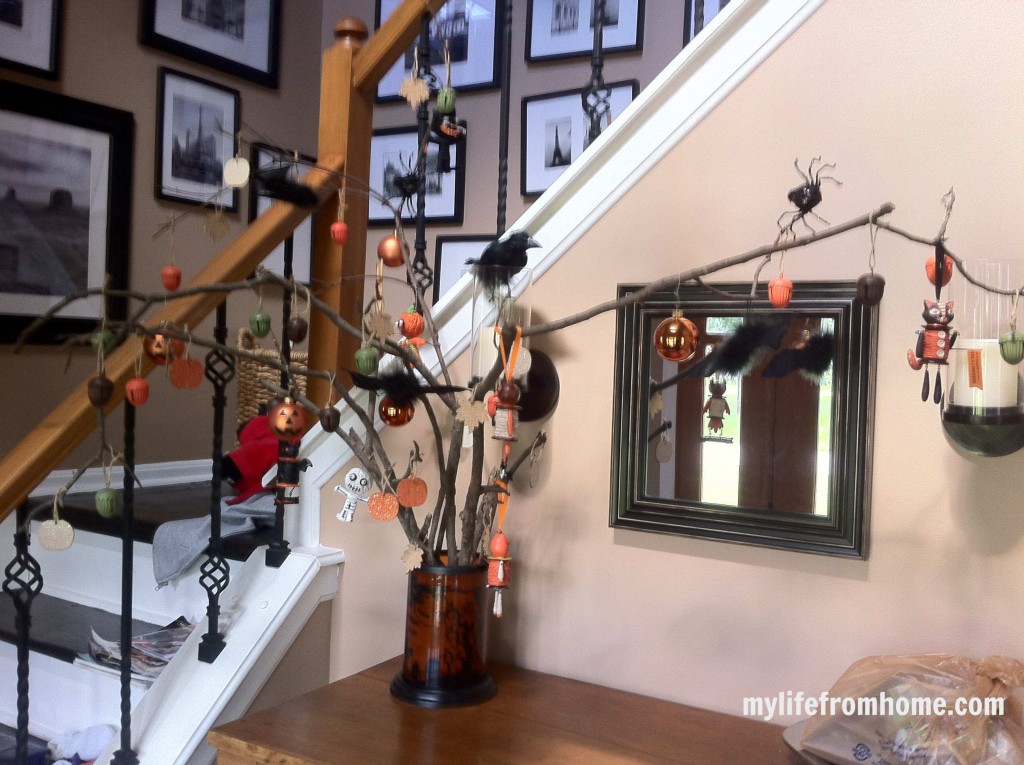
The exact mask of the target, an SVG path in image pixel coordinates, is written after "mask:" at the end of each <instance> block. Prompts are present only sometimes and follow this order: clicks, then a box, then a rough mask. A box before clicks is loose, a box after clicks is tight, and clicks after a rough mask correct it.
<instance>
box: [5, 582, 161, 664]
mask: <svg viewBox="0 0 1024 765" xmlns="http://www.w3.org/2000/svg"><path fill="white" fill-rule="evenodd" d="M14 616H15V612H14V602H13V601H12V600H11V598H9V597H8V596H7V595H3V596H2V597H0V640H4V641H6V642H8V643H14V642H15V625H14ZM30 618H31V620H32V623H31V626H30V628H29V641H30V647H31V649H32V650H33V651H38V652H39V653H43V654H46V655H47V656H52V657H53V658H55V659H60V660H61V661H74V659H75V657H76V656H77V655H78V654H80V653H88V652H89V636H90V630H96V634H98V635H99V636H100V637H102V638H104V639H106V640H114V641H116V640H118V639H119V637H120V634H121V617H120V616H119V615H118V614H112V613H110V612H109V611H104V610H103V609H100V608H93V607H92V606H85V605H82V604H81V603H73V602H72V601H70V600H62V599H61V598H55V597H53V596H52V595H46V594H44V593H40V594H39V595H37V596H36V597H35V599H34V600H33V601H32V608H31V611H30ZM162 626H163V625H159V624H150V623H149V622H144V621H141V620H139V619H133V620H132V635H133V636H134V635H144V634H145V633H147V632H153V631H154V630H158V629H160V628H161V627H162Z"/></svg>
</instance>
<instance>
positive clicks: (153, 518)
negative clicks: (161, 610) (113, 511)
mask: <svg viewBox="0 0 1024 765" xmlns="http://www.w3.org/2000/svg"><path fill="white" fill-rule="evenodd" d="M222 496H224V497H229V496H231V488H230V487H228V486H227V485H225V486H224V491H223V494H222ZM134 510H135V533H134V535H133V536H134V539H135V541H136V542H144V543H146V544H152V543H153V534H154V532H155V531H156V527H157V526H159V525H160V524H161V523H166V522H167V521H179V520H182V519H184V518H202V517H203V516H205V515H209V513H210V482H209V481H197V482H194V483H183V484H172V485H168V486H143V487H141V488H140V487H138V486H136V487H135V493H134ZM62 514H63V517H64V519H65V520H67V522H68V523H70V524H71V525H72V526H74V527H75V528H76V529H80V530H82V531H92V532H94V533H97V534H106V535H107V536H113V537H120V536H121V518H120V516H118V517H115V518H104V517H103V516H101V515H100V514H99V513H97V512H96V507H95V505H94V504H93V494H92V493H91V492H84V493H81V494H68V495H67V497H66V498H65V500H64V510H63V513H62ZM272 538H273V530H272V529H270V528H257V529H256V530H255V531H252V532H249V533H246V534H237V535H235V536H231V537H226V538H225V539H224V556H225V557H226V558H229V559H230V560H243V561H244V560H247V559H248V558H249V556H250V555H251V554H252V552H253V550H255V549H256V548H257V547H259V546H260V545H265V544H269V543H270V541H271V539H272Z"/></svg>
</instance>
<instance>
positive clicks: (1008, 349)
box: [999, 291, 1024, 365]
mask: <svg viewBox="0 0 1024 765" xmlns="http://www.w3.org/2000/svg"><path fill="white" fill-rule="evenodd" d="M1019 299H1020V292H1019V291H1018V292H1014V293H1013V307H1012V308H1011V309H1010V330H1009V331H1008V332H1004V333H1003V334H1001V335H1000V336H999V355H1000V356H1002V357H1003V361H1005V362H1006V363H1007V364H1012V365H1017V364H1019V363H1020V362H1021V361H1022V360H1024V332H1018V331H1017V301H1018V300H1019Z"/></svg>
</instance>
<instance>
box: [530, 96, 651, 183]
mask: <svg viewBox="0 0 1024 765" xmlns="http://www.w3.org/2000/svg"><path fill="white" fill-rule="evenodd" d="M608 88H609V89H610V96H609V103H610V105H611V109H610V111H609V112H608V115H609V118H610V119H614V118H615V117H617V116H618V115H619V114H621V113H622V111H623V110H624V109H625V108H626V107H627V106H629V104H630V103H631V102H632V101H633V99H634V98H636V96H637V93H639V92H640V83H639V82H638V81H637V80H624V81H622V82H612V83H608ZM582 95H583V88H576V89H573V90H563V91H559V92H557V93H543V94H540V95H535V96H526V97H524V98H523V109H522V120H523V121H522V129H521V130H520V140H521V147H520V152H519V158H520V173H519V184H520V192H521V193H522V195H523V196H524V197H532V196H537V195H539V194H543V193H544V192H545V191H546V190H547V188H548V187H549V186H550V185H551V184H552V183H554V181H555V180H556V179H557V178H558V176H560V175H561V174H562V173H563V172H565V169H566V168H567V167H568V166H569V165H570V164H572V162H573V161H575V159H576V158H577V157H578V156H579V155H580V153H582V151H583V149H584V143H585V140H586V134H587V128H588V125H587V118H586V114H585V113H584V111H583V101H582ZM566 132H568V140H566Z"/></svg>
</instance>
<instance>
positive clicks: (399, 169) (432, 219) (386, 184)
mask: <svg viewBox="0 0 1024 765" xmlns="http://www.w3.org/2000/svg"><path fill="white" fill-rule="evenodd" d="M459 124H460V125H461V126H462V127H463V128H465V126H466V123H465V122H460V123H459ZM426 149H427V194H426V220H427V222H428V223H451V224H456V225H461V223H462V218H463V212H464V205H465V190H466V141H465V140H461V141H459V142H458V143H456V144H455V145H453V146H452V147H451V148H450V153H451V171H450V172H447V173H439V172H437V170H436V167H437V156H438V146H437V144H434V143H430V142H429V141H428V142H427V147H426ZM419 155H420V146H419V132H418V130H417V128H416V127H415V126H413V127H396V128H380V129H378V130H374V131H373V137H372V138H371V139H370V176H369V180H370V188H371V189H373V190H374V192H376V193H378V194H382V195H383V196H385V197H386V198H388V199H389V200H390V202H391V204H393V205H396V206H397V205H398V204H400V203H401V197H400V196H399V195H398V194H397V193H396V191H395V189H394V181H393V178H394V177H395V176H396V175H402V174H405V173H406V172H411V170H412V169H413V167H414V163H415V161H416V158H417V157H418V156H419ZM431 168H435V169H433V170H431ZM403 171H404V172H403ZM415 204H416V199H415V197H413V200H412V204H411V205H405V206H404V207H403V208H402V211H401V214H402V221H403V222H404V223H412V222H414V221H415V218H416V210H415ZM369 224H370V225H371V226H394V224H395V215H394V213H393V212H392V211H391V209H390V208H389V207H388V206H387V205H385V204H383V203H382V202H381V201H380V200H378V199H376V198H375V197H374V196H371V197H370V202H369Z"/></svg>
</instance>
